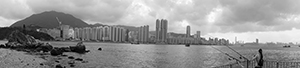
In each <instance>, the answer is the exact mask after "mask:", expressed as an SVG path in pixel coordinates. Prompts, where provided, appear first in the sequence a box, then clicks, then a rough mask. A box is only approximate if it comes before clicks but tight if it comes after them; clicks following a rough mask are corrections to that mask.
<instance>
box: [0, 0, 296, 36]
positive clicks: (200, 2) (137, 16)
mask: <svg viewBox="0 0 300 68" xmlns="http://www.w3.org/2000/svg"><path fill="white" fill-rule="evenodd" d="M299 3H300V1H298V0H88V1H82V0H4V1H2V2H1V3H0V9H3V11H0V16H1V17H3V18H2V21H5V20H6V19H7V20H20V19H23V18H25V17H28V16H30V15H31V14H35V13H41V12H44V11H50V10H54V11H59V12H64V13H68V14H72V15H74V16H75V17H77V18H80V19H82V20H84V21H86V22H88V23H90V24H91V23H97V22H98V23H103V24H120V25H132V26H142V25H150V30H154V27H155V20H156V19H167V20H168V21H169V31H170V32H179V33H184V32H185V26H182V24H188V25H190V26H191V28H192V33H195V31H202V33H204V34H207V33H218V32H221V33H227V32H238V33H243V32H263V31H283V30H291V29H292V28H299V26H297V25H299V22H300V20H299V19H300V6H298V4H299ZM1 23H3V22H1ZM4 23H7V21H6V22H4ZM9 24H11V22H10V23H9ZM178 28H181V29H178Z"/></svg>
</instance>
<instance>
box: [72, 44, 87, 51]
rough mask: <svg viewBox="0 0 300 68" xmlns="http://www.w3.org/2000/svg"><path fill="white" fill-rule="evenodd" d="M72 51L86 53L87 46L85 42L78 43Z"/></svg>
mask: <svg viewBox="0 0 300 68" xmlns="http://www.w3.org/2000/svg"><path fill="white" fill-rule="evenodd" d="M70 50H71V51H72V52H77V53H85V52H86V50H85V45H83V42H78V43H77V45H76V46H70Z"/></svg>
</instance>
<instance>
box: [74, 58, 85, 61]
mask: <svg viewBox="0 0 300 68" xmlns="http://www.w3.org/2000/svg"><path fill="white" fill-rule="evenodd" d="M75 60H77V61H83V59H81V58H76V59H75Z"/></svg>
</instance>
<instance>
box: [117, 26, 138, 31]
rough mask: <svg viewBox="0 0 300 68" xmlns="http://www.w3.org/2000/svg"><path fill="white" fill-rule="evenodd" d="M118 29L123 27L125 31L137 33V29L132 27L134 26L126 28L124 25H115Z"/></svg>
mask: <svg viewBox="0 0 300 68" xmlns="http://www.w3.org/2000/svg"><path fill="white" fill-rule="evenodd" d="M115 26H118V27H123V28H125V29H128V30H129V31H138V27H134V26H126V25H115Z"/></svg>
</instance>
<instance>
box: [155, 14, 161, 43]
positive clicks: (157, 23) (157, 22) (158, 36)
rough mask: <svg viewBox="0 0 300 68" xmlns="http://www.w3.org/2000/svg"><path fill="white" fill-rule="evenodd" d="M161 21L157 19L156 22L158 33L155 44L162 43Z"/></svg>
mask: <svg viewBox="0 0 300 68" xmlns="http://www.w3.org/2000/svg"><path fill="white" fill-rule="evenodd" d="M160 30H161V28H160V20H159V19H157V20H156V33H155V42H159V41H160Z"/></svg>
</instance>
